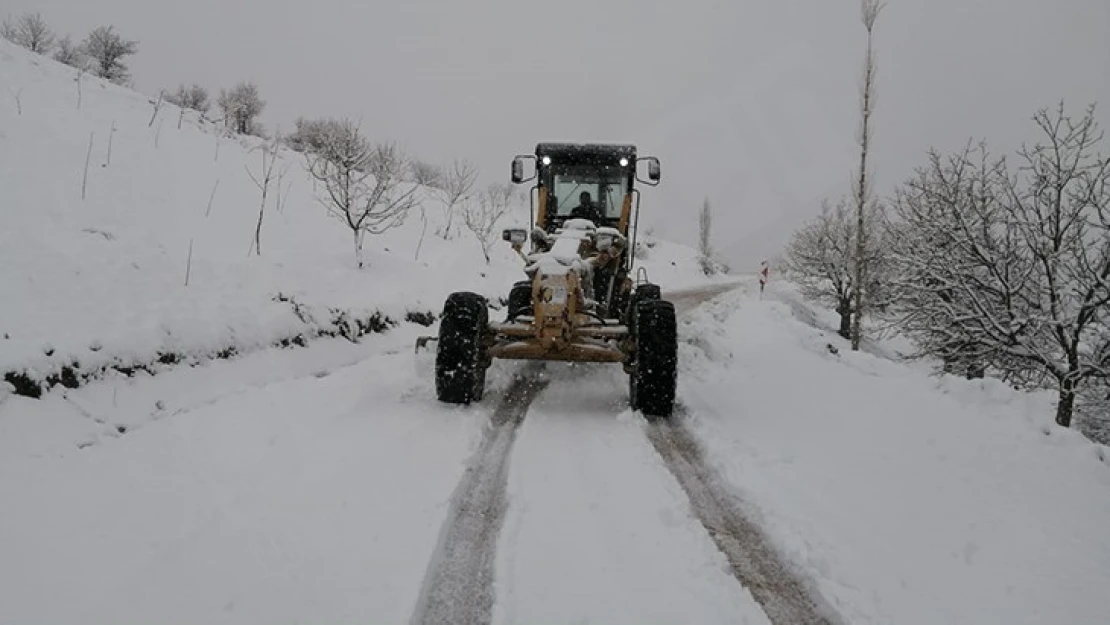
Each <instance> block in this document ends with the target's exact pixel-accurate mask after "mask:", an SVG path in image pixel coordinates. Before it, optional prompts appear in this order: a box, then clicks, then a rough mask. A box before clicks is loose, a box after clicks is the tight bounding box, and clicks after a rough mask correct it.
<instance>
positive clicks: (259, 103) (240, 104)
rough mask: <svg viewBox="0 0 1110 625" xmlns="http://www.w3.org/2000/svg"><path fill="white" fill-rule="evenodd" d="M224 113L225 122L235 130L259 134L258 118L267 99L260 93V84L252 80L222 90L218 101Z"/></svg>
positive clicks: (245, 133) (244, 133)
mask: <svg viewBox="0 0 1110 625" xmlns="http://www.w3.org/2000/svg"><path fill="white" fill-rule="evenodd" d="M216 103H217V104H218V105H219V107H220V110H222V111H223V114H224V122H225V123H226V124H227V126H228V127H229V128H231V129H232V130H234V131H235V132H237V133H239V134H242V135H247V134H257V122H256V118H257V117H258V116H259V115H261V114H262V109H264V108H265V107H266V102H265V100H263V99H262V97H261V96H260V95H259V94H258V86H257V85H255V84H254V83H251V82H241V83H239V84H237V85H235V86H234V87H233V88H232V89H231V90H230V91H220V97H219V99H218V100H217V101H216Z"/></svg>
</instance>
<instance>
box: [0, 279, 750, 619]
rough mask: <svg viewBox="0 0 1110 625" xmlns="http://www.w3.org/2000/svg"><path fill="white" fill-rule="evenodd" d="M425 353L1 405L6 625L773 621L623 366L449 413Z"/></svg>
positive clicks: (321, 348) (182, 378)
mask: <svg viewBox="0 0 1110 625" xmlns="http://www.w3.org/2000/svg"><path fill="white" fill-rule="evenodd" d="M723 288H724V287H716V288H713V289H709V290H703V291H699V292H698V293H696V294H692V293H687V294H685V295H684V296H683V295H681V294H680V295H679V296H676V299H680V300H682V307H683V308H687V309H688V308H689V307H690V306H692V305H693V303H695V302H696V301H699V300H701V299H704V298H706V297H710V296H712V295H714V294H717V293H719V292H720V291H721V290H722V289H723ZM413 332H415V330H411V331H410V330H403V331H398V332H396V333H394V334H393V335H389V336H385V337H382V338H379V339H374V340H371V341H367V343H366V344H365V345H361V346H352V345H350V344H346V343H345V342H343V341H325V342H322V343H320V344H317V345H314V346H312V347H310V348H308V349H307V350H297V351H289V352H282V351H277V350H275V351H273V352H266V353H262V354H257V355H254V356H250V357H246V358H243V359H240V360H237V361H229V362H219V363H213V364H211V365H208V366H205V367H198V368H195V369H181V370H178V371H174V372H170V373H167V374H163V375H161V376H158V377H157V378H149V379H146V380H144V381H140V382H134V381H130V382H129V381H124V380H118V381H114V382H113V381H109V382H105V383H102V384H100V385H91V386H89V387H86V388H83V389H78V390H75V391H71V392H69V393H67V394H66V397H65V398H62V397H61V396H57V397H52V398H48V399H46V400H43V401H37V402H36V401H31V400H25V399H23V398H11V399H10V401H11V402H12V404H11V405H8V406H5V410H6V414H7V416H6V418H5V419H4V420H3V424H4V430H5V431H4V432H2V434H4V435H5V437H10V438H9V440H10V441H15V440H18V441H19V444H18V445H15V444H13V445H12V449H11V450H8V451H11V452H13V453H11V454H6V455H5V456H4V457H3V458H2V459H0V470H2V471H3V472H5V473H7V475H8V476H12V475H19V476H20V479H18V480H13V479H5V480H0V500H2V501H4V502H5V512H4V514H3V515H0V535H2V536H5V537H14V536H18V537H19V540H4V541H2V542H0V562H2V563H3V564H2V565H0V623H17V622H18V623H45V622H83V623H127V622H155V621H157V622H159V623H194V622H208V623H255V622H257V623H262V622H266V623H273V622H297V621H309V620H311V621H316V622H321V621H327V622H332V623H343V622H356V621H366V620H372V621H376V622H408V621H413V622H428V623H432V622H491V621H492V622H496V623H517V622H521V623H523V622H536V621H540V620H542V621H547V622H606V623H620V622H628V623H634V622H645V621H656V622H658V621H667V622H677V621H687V622H691V621H695V622H742V623H767V622H768V620H767V618H766V616H764V613H763V610H762V609H761V608H760V606H759V605H758V604H757V603H756V601H755V600H754V599H753V598H752V596H751V595H750V594H749V593H748V592H747V591H746V590H745V589H744V588H743V587H742V586H741V585H740V584H739V583H737V580H736V579H735V578H734V576H733V567H732V566H730V563H729V560H728V558H726V557H725V555H724V554H722V553H721V551H719V550H718V549H717V547H716V546H715V545H714V541H713V540H712V539H711V538H710V536H709V534H708V533H707V532H706V529H705V528H704V527H703V526H702V525H701V523H700V522H699V520H698V518H697V517H696V516H694V515H691V514H690V502H689V500H688V498H687V496H686V494H685V492H684V491H683V488H682V487H681V486H680V484H679V483H678V481H676V480H675V478H674V477H673V476H672V475H671V474H670V473H669V472H668V469H667V466H666V465H665V464H664V462H663V461H662V459H661V458H660V456H659V455H658V454H657V453H656V452H655V450H654V449H653V448H652V444H651V442H650V441H649V439H648V437H647V436H645V432H644V424H643V422H642V421H641V420H640V419H639V418H637V417H635V416H634V415H633V413H631V412H630V411H629V410H628V409H627V404H626V402H627V398H626V392H627V391H626V380H625V377H624V376H623V375H622V374H621V372H620V371H619V369H616V368H613V367H606V366H581V365H579V366H570V365H564V364H556V363H552V364H548V365H546V366H544V365H535V364H518V363H498V364H497V365H495V370H494V371H493V372H492V376H491V388H490V391H489V394H488V395H487V398H488V399H487V400H486V401H484V402H482V403H481V404H480V405H474V406H471V407H466V408H460V407H450V406H445V405H442V404H438V403H437V402H436V401H435V400H434V393H433V392H432V389H431V383H430V380H427V379H420V378H418V377H416V376H415V375H414V373H413V369H412V357H411V352H409V350H408V349H405V345H406V344H411V339H412V336H411V335H412V333H413ZM514 379H515V380H517V381H516V382H514ZM152 408H153V409H152ZM47 415H51V416H50V417H49V418H50V419H53V420H58V419H61V420H62V421H67V420H68V421H69V422H70V423H69V426H68V430H74V431H83V432H84V433H83V434H82V435H81V437H82V438H85V439H87V440H86V442H84V443H81V444H73V443H74V441H72V440H66V437H67V436H68V437H71V438H72V436H73V432H72V431H67V432H65V433H61V432H58V433H57V435H56V436H55V435H50V434H43V433H42V431H41V430H40V429H39V428H37V427H35V428H31V427H30V426H29V425H28V424H30V423H31V422H33V421H35V420H36V419H45V418H47ZM121 429H122V430H123V431H124V433H122V434H120V433H119V431H120V430H121ZM31 432H34V434H31ZM514 441H515V444H514Z"/></svg>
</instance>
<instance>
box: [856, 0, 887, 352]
mask: <svg viewBox="0 0 1110 625" xmlns="http://www.w3.org/2000/svg"><path fill="white" fill-rule="evenodd" d="M884 4H885V3H882V2H880V1H879V0H861V1H860V12H861V17H862V19H863V26H864V28H865V29H866V30H867V53H866V56H865V57H864V60H863V87H862V90H863V93H862V94H861V99H860V130H859V145H860V156H859V178H858V180H857V182H856V185H855V186H856V188H855V199H856V263H855V274H856V275H855V278H854V279H853V281H852V282H853V284H852V288H853V289H854V290H853V293H852V301H853V303H854V304H855V306H856V307H857V308H858V311H857V313H856V315H855V316H854V318H853V320H852V350H853V351H856V350H859V345H860V338H861V334H862V332H863V330H862V327H861V325H860V324H861V321H860V319H861V317H863V313H864V307H865V304H866V303H865V302H864V297H863V285H864V280H865V278H864V272H865V271H866V265H865V262H864V260H865V256H866V254H867V241H866V240H865V237H866V236H867V233H868V228H867V225H866V224H865V223H864V220H865V213H866V212H867V206H868V204H869V203H870V200H871V188H870V187H871V184H870V181H869V180H868V175H867V174H868V172H867V157H868V152H869V151H870V149H871V114H872V112H873V111H874V106H875V49H874V38H873V35H874V31H875V21H876V20H877V19H878V18H879V12H880V11H881V10H882V8H883V6H884Z"/></svg>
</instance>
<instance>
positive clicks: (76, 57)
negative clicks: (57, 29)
mask: <svg viewBox="0 0 1110 625" xmlns="http://www.w3.org/2000/svg"><path fill="white" fill-rule="evenodd" d="M54 60H55V61H57V62H59V63H64V64H65V65H69V66H70V67H76V68H79V69H85V68H86V66H87V64H88V62H89V61H88V58H87V57H86V56H85V52H84V51H83V50H82V49H81V46H79V45H77V44H75V43H73V40H72V39H70V38H69V35H66V36H65V37H62V38H61V39H59V40H58V49H57V50H55V51H54Z"/></svg>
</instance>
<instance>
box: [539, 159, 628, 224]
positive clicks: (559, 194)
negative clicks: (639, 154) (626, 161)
mask: <svg viewBox="0 0 1110 625" xmlns="http://www.w3.org/2000/svg"><path fill="white" fill-rule="evenodd" d="M627 176H628V173H627V170H626V169H625V168H621V167H617V166H608V165H562V166H554V167H552V181H551V190H552V193H551V196H552V200H553V204H554V206H553V208H554V211H555V214H556V215H558V216H559V217H566V216H567V215H570V213H571V211H572V210H574V208H575V207H576V206H578V204H579V202H580V198H581V195H582V192H583V191H585V192H587V193H589V194H590V201H591V202H593V203H594V204H595V205H596V206H597V207H598V209H599V210H600V211H601V215H602V216H603V217H604V218H605V219H618V218H619V217H620V216H621V208H622V207H623V206H624V196H625V195H626V194H627V188H628V177H627Z"/></svg>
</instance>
